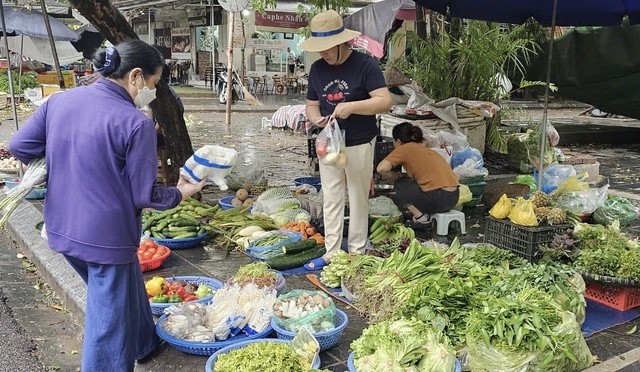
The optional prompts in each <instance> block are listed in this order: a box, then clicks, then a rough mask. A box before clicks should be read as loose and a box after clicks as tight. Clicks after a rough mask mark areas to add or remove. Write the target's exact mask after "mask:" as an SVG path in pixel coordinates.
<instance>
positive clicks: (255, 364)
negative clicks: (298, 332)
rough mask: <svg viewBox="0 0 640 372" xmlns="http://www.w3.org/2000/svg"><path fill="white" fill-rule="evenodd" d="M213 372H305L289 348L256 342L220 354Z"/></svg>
mask: <svg viewBox="0 0 640 372" xmlns="http://www.w3.org/2000/svg"><path fill="white" fill-rule="evenodd" d="M213 371H214V372H255V371H261V372H283V371H290V372H306V371H305V370H304V369H303V368H302V366H301V365H300V362H298V356H297V355H296V353H295V352H294V351H293V350H292V349H291V347H290V346H289V345H288V344H285V343H279V342H256V343H253V344H250V345H247V346H245V347H243V348H240V349H235V350H232V351H230V352H228V353H226V354H222V355H220V356H219V357H218V360H216V363H215V365H214V366H213Z"/></svg>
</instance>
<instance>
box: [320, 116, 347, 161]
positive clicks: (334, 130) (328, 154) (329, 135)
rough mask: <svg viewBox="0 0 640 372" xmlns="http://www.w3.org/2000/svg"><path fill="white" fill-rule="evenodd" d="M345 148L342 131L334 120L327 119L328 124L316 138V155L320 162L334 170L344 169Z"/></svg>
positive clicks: (345, 159)
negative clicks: (334, 168)
mask: <svg viewBox="0 0 640 372" xmlns="http://www.w3.org/2000/svg"><path fill="white" fill-rule="evenodd" d="M345 146H346V145H345V141H344V131H343V130H340V125H338V121H337V120H336V119H334V118H331V119H329V123H328V124H327V125H326V126H325V127H324V129H323V130H322V131H321V132H320V134H318V137H317V138H316V154H318V158H320V162H321V163H322V164H324V165H330V166H332V167H336V168H344V167H346V166H347V153H346V152H345V149H344V148H345Z"/></svg>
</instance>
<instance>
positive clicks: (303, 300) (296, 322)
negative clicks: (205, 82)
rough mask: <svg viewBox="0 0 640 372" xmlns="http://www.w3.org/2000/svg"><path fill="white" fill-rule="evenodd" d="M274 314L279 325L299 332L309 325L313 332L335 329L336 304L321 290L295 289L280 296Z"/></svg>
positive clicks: (274, 305)
mask: <svg viewBox="0 0 640 372" xmlns="http://www.w3.org/2000/svg"><path fill="white" fill-rule="evenodd" d="M273 314H274V315H275V317H276V324H278V326H279V327H281V328H284V329H286V330H289V331H292V332H298V330H299V329H301V328H302V327H303V326H309V327H310V329H311V330H312V331H313V332H321V331H328V330H331V329H334V328H335V327H336V325H335V318H336V305H335V304H334V303H333V300H331V298H329V296H327V295H326V294H325V293H323V292H320V291H303V290H299V289H298V290H294V291H291V292H289V293H287V294H284V295H282V296H280V297H278V300H277V301H276V302H275V303H274V304H273Z"/></svg>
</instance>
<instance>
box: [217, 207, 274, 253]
mask: <svg viewBox="0 0 640 372" xmlns="http://www.w3.org/2000/svg"><path fill="white" fill-rule="evenodd" d="M248 208H249V207H247V206H243V207H236V208H232V209H227V210H217V211H216V212H215V213H214V214H213V215H210V216H209V217H208V218H207V219H206V220H205V221H206V225H205V229H207V230H208V231H209V234H210V235H211V236H213V239H214V242H215V243H216V245H218V246H221V247H224V248H225V249H226V250H227V251H230V250H232V249H234V248H238V249H240V250H245V249H246V248H247V247H248V246H249V245H248V243H249V240H251V239H255V238H257V237H259V236H261V235H262V234H263V233H264V232H267V231H270V230H274V229H276V226H275V224H274V223H273V220H272V219H271V218H269V217H266V216H254V215H252V214H249V213H246V212H247V210H248Z"/></svg>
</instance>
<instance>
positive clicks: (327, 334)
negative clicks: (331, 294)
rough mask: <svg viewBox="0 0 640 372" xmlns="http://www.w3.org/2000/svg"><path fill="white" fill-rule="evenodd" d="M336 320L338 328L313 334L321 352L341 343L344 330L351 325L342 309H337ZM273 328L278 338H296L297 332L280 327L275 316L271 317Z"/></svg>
mask: <svg viewBox="0 0 640 372" xmlns="http://www.w3.org/2000/svg"><path fill="white" fill-rule="evenodd" d="M335 320H336V323H337V324H336V328H334V329H331V330H328V331H324V332H316V333H313V337H315V338H316V340H318V343H319V344H320V351H324V350H327V349H330V348H332V347H333V346H335V345H336V344H337V343H338V341H340V338H341V337H342V334H343V333H344V329H345V328H347V324H349V317H348V316H347V314H346V313H345V312H344V311H342V310H340V309H336V317H335ZM271 328H273V329H274V330H275V331H276V334H277V335H278V338H280V339H283V340H293V338H294V337H295V336H296V332H292V331H288V330H286V329H284V328H281V327H279V326H278V324H277V322H276V320H275V316H273V317H271Z"/></svg>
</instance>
